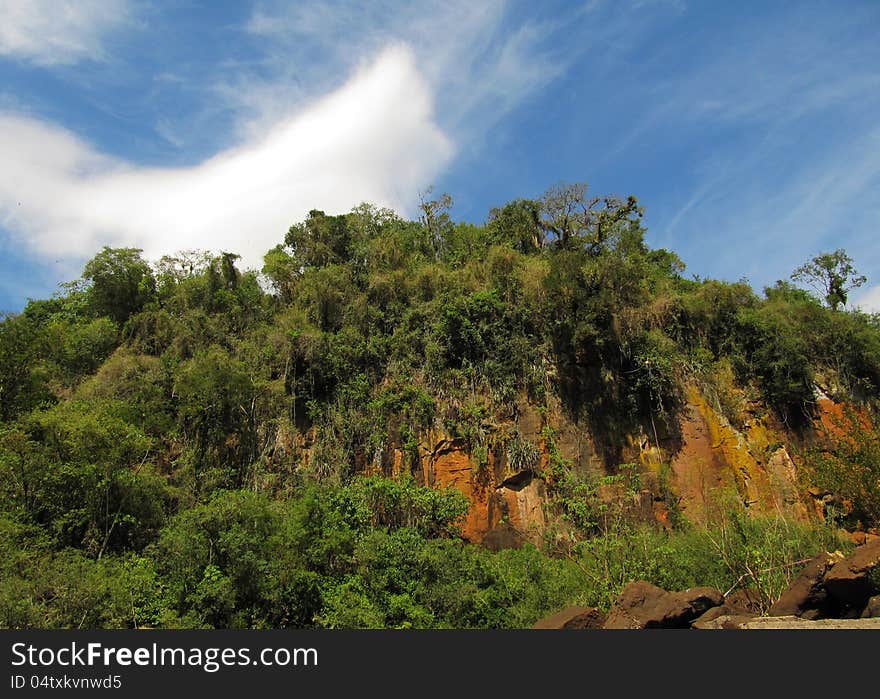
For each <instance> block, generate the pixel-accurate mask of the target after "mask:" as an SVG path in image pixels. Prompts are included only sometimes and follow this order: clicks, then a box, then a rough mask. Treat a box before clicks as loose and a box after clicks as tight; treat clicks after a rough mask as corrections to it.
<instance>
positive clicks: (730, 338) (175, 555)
mask: <svg viewBox="0 0 880 699" xmlns="http://www.w3.org/2000/svg"><path fill="white" fill-rule="evenodd" d="M450 205H451V200H449V198H448V197H441V198H440V199H439V200H436V201H424V202H422V216H421V217H420V219H419V220H417V221H407V220H403V219H401V218H399V217H398V216H396V215H395V214H394V213H393V212H390V211H387V210H381V209H376V208H375V207H372V206H368V205H361V206H359V207H357V208H355V209H354V210H353V211H352V212H351V213H348V214H344V215H339V216H331V215H327V214H325V213H323V212H321V211H312V212H310V214H309V216H308V218H307V219H306V220H305V221H303V222H301V223H298V224H296V225H294V226H292V227H291V228H290V230H289V231H288V233H287V235H286V236H285V238H284V242H283V243H282V244H279V245H278V246H277V247H275V248H274V249H272V250H270V251H269V252H268V253H267V254H266V256H265V266H264V268H263V270H262V272H261V274H257V273H255V272H252V271H247V272H241V271H240V270H239V269H238V268H237V266H236V259H237V256H236V255H234V254H232V253H228V252H224V253H221V254H220V255H217V256H213V255H209V254H206V253H199V252H192V251H190V252H185V253H180V254H178V255H176V256H173V257H165V258H163V259H162V260H160V261H158V262H157V263H156V264H149V263H147V262H146V261H144V260H143V259H142V258H141V256H140V251H139V250H136V249H110V248H105V249H104V250H102V251H101V252H100V253H98V254H97V255H96V256H95V257H94V258H93V259H92V260H91V261H89V263H88V264H87V265H86V267H85V269H84V271H83V276H82V278H81V279H80V280H77V281H75V282H72V283H70V284H67V285H64V287H63V290H62V292H61V293H59V294H58V295H56V296H55V297H54V298H51V299H48V300H33V301H30V302H29V303H28V304H27V306H26V307H25V309H24V310H23V312H21V313H20V314H14V315H9V316H7V317H6V318H5V319H4V320H3V321H2V323H0V528H2V532H0V580H2V583H0V625H2V626H48V627H55V626H62V627H68V626H85V627H90V626H142V625H149V626H219V627H225V626H257V627H273V626H287V625H294V626H313V625H319V626H330V627H351V626H395V627H408V626H413V627H422V626H478V627H480V626H517V625H527V624H529V623H531V622H532V621H533V620H534V619H535V618H537V616H539V615H540V614H542V613H545V612H547V611H549V610H552V609H553V608H555V607H557V606H559V605H560V604H564V603H566V602H571V601H583V602H590V603H595V604H600V605H606V606H607V604H608V602H609V600H610V599H611V597H612V596H613V594H614V593H615V591H616V590H617V589H619V587H620V586H621V585H622V584H623V583H625V582H626V581H627V580H631V579H634V578H637V577H641V578H645V579H649V580H653V581H655V582H657V583H658V584H662V585H667V586H668V587H683V586H687V585H693V584H716V585H718V586H720V587H729V586H730V585H732V584H733V583H734V582H735V581H736V580H737V579H738V578H739V577H740V576H741V574H742V572H743V571H744V570H747V569H751V570H758V569H762V570H763V569H772V570H773V571H775V572H773V573H770V574H768V576H767V577H764V578H762V579H761V581H759V584H760V585H763V586H764V588H765V592H766V596H767V599H768V600H769V599H771V598H772V595H773V594H774V592H778V590H779V589H780V585H781V584H782V582H781V580H780V579H779V575H780V573H779V571H780V570H782V571H791V567H786V566H787V564H789V563H793V562H795V561H797V560H800V558H802V557H803V556H804V555H808V554H809V553H811V552H813V551H815V550H817V549H818V548H819V547H821V546H824V545H828V544H829V540H828V537H829V536H831V534H829V533H828V532H827V531H825V530H823V529H816V528H810V527H806V526H804V525H797V524H793V523H787V522H782V521H778V520H775V519H761V518H755V517H751V518H747V517H745V516H743V515H742V513H740V512H738V511H737V510H736V508H735V507H731V508H729V510H728V511H727V512H726V513H725V514H724V516H723V517H722V518H721V519H720V520H718V521H715V522H713V523H712V525H711V526H709V527H708V528H704V529H694V528H690V527H688V525H687V523H685V522H682V523H680V529H679V530H678V531H676V532H673V533H671V534H670V533H664V532H659V531H653V530H645V529H639V528H637V527H634V526H631V525H630V524H629V523H627V522H626V521H624V520H623V519H620V520H619V521H618V520H617V519H614V518H611V519H614V523H613V526H609V525H608V524H607V522H608V521H609V518H608V517H607V516H606V517H604V518H603V519H602V521H603V522H604V523H605V524H604V525H603V526H597V522H599V519H598V518H597V517H596V516H595V510H596V508H597V507H598V505H597V504H596V503H595V502H593V501H592V500H591V495H590V493H591V492H593V491H592V489H591V488H592V485H594V484H591V483H584V482H581V481H578V480H577V479H576V478H575V477H574V475H573V474H571V473H569V472H568V471H567V470H566V464H565V463H564V462H560V461H559V460H556V461H554V463H552V464H551V466H552V472H551V473H548V474H544V475H545V476H546V477H547V479H548V483H549V484H550V486H551V493H552V494H553V495H554V497H555V498H556V500H555V502H556V505H555V507H556V508H557V514H559V515H560V516H562V517H564V518H567V521H568V522H569V524H570V526H571V527H572V528H573V529H572V531H573V532H574V533H575V537H574V540H573V541H572V542H571V543H570V545H568V546H567V547H566V548H565V550H564V551H563V550H560V549H559V547H558V546H557V545H555V544H553V543H552V542H550V543H548V546H547V548H546V550H540V549H538V548H535V547H533V546H527V547H525V548H523V549H520V550H507V551H501V552H497V553H492V552H489V551H487V550H484V549H482V548H479V547H477V546H474V545H471V544H467V543H464V542H462V541H461V540H460V538H459V537H458V535H457V532H458V528H457V527H458V524H459V523H460V520H461V516H462V514H463V513H464V512H465V510H466V508H467V502H466V501H465V500H464V499H463V497H462V496H460V495H459V494H458V493H457V492H455V491H443V490H434V489H431V488H426V487H422V486H420V485H418V484H417V483H416V482H414V481H413V480H411V479H408V478H403V479H398V480H387V479H384V478H380V477H375V476H374V477H364V476H361V475H358V474H360V473H362V472H363V471H364V470H365V468H366V467H368V466H370V465H381V464H382V463H383V459H384V458H385V454H386V450H387V449H388V446H389V444H391V443H392V442H393V443H394V444H397V445H400V446H401V448H402V449H403V451H404V454H405V459H406V461H405V463H404V466H405V467H409V468H410V469H413V470H415V469H414V467H415V466H416V462H417V458H418V444H419V439H420V435H421V434H422V433H423V432H424V431H425V430H426V429H428V428H431V427H440V428H442V429H443V430H445V431H446V432H448V433H451V434H453V435H457V436H459V437H461V438H462V439H464V440H466V442H467V443H468V445H469V447H470V448H471V450H472V451H473V453H474V454H475V455H476V456H478V455H479V454H480V452H481V450H485V446H486V445H485V443H486V439H487V435H488V434H489V433H491V431H492V426H493V424H494V423H495V422H497V421H500V420H504V419H505V418H507V417H509V416H511V415H513V414H515V413H516V411H517V410H518V405H519V401H520V399H521V397H522V396H527V399H528V401H530V402H531V403H532V404H534V405H537V406H539V408H540V407H541V406H545V405H546V404H547V402H548V401H549V400H550V399H551V397H552V398H553V399H555V400H558V401H559V402H560V403H561V405H562V406H563V408H564V410H565V412H566V414H567V415H568V416H569V417H570V418H571V420H572V421H575V422H578V423H580V424H584V425H586V426H588V428H589V429H590V432H591V434H593V435H594V436H595V438H596V440H597V442H598V443H599V446H600V448H601V450H602V453H603V456H604V457H605V460H606V462H607V463H608V464H611V465H612V466H614V465H616V464H619V463H620V461H621V453H622V448H623V443H622V439H623V435H625V434H627V433H631V432H632V431H633V430H634V429H635V427H637V426H638V425H642V424H648V423H650V424H652V426H653V433H654V434H655V435H656V430H657V427H658V425H659V426H660V427H661V429H662V430H663V432H664V433H667V434H673V435H674V434H675V432H676V429H677V425H678V411H679V410H680V408H681V406H682V403H683V390H684V386H685V384H686V382H687V381H700V382H702V384H704V385H705V386H706V387H707V389H708V390H709V392H710V393H711V392H712V389H713V386H714V388H715V390H714V395H716V396H717V402H718V406H719V409H720V410H722V411H723V412H724V413H725V414H726V415H727V417H728V419H730V420H731V422H734V423H735V422H736V421H737V420H738V419H739V415H738V413H737V407H736V405H735V404H734V402H733V401H730V400H726V399H725V398H726V393H725V387H724V386H722V385H720V384H718V385H716V383H717V377H719V376H732V377H733V381H734V382H735V384H736V386H737V387H738V390H741V391H744V392H745V394H747V395H754V396H755V397H756V398H761V402H762V403H763V404H765V405H767V406H769V407H770V409H771V410H773V411H774V413H775V416H776V417H777V418H778V420H779V421H780V422H781V423H782V424H784V425H786V426H787V427H788V429H790V430H792V431H797V430H800V429H806V427H807V426H808V425H809V424H810V417H811V413H812V411H813V409H814V403H815V386H816V385H817V384H818V385H820V386H822V388H823V390H825V391H826V392H827V393H830V394H832V395H839V396H846V397H850V398H852V397H854V398H855V399H857V400H858V401H862V402H863V404H864V405H865V406H866V410H871V405H872V404H873V401H875V400H876V399H877V398H878V397H880V323H878V319H877V318H876V317H872V316H869V315H865V314H863V313H860V312H854V311H845V310H841V309H840V308H839V306H841V305H844V304H845V303H846V296H845V294H846V290H847V289H848V288H851V287H852V286H853V284H854V283H856V282H859V278H858V277H856V276H855V273H854V270H852V267H851V265H850V266H849V267H847V266H846V265H847V264H849V262H850V261H849V260H848V258H846V257H845V255H843V253H842V251H838V252H839V253H841V255H842V257H841V256H838V257H837V258H834V259H831V258H832V257H833V256H829V260H831V262H829V264H828V265H826V266H825V267H822V266H821V265H819V266H815V267H814V268H811V269H807V268H803V269H802V270H799V271H798V272H799V273H800V275H801V276H800V277H799V278H804V275H809V274H813V275H814V277H813V279H814V280H815V279H819V280H821V279H822V275H823V274H824V275H826V276H827V280H830V282H831V286H829V285H827V284H826V285H825V288H826V289H830V290H829V291H827V299H824V300H826V301H827V305H826V304H823V303H822V301H820V300H817V299H816V298H814V297H813V296H812V295H811V294H809V293H808V292H806V291H804V290H802V289H800V288H797V287H795V286H794V285H792V284H791V283H789V282H779V283H777V284H776V286H774V287H772V288H768V289H766V290H765V291H764V293H763V295H762V296H759V295H757V294H756V293H755V292H754V291H753V290H752V288H751V287H750V286H749V285H748V283H746V282H739V283H733V284H731V283H725V282H720V281H714V280H699V279H689V278H686V277H685V276H684V275H683V272H684V265H683V264H682V262H681V261H680V260H679V258H678V257H677V256H676V255H675V254H674V253H671V252H669V251H666V250H653V249H650V248H649V247H648V246H647V245H646V243H645V240H644V229H643V228H642V226H641V224H640V219H641V210H640V208H639V206H638V203H637V201H636V200H635V199H634V198H633V197H630V198H628V199H617V198H613V197H589V196H588V195H587V191H586V188H585V187H584V186H582V185H567V186H559V187H555V188H553V189H552V190H550V191H549V192H548V193H547V194H546V195H545V196H544V197H543V198H542V199H540V200H524V199H523V200H516V201H514V202H511V203H509V204H507V205H505V206H503V207H500V208H498V209H493V210H492V211H491V213H490V215H489V217H488V221H487V222H486V223H485V224H484V225H473V224H469V223H456V222H454V221H453V220H452V219H451V217H450V215H449V207H450ZM817 259H819V258H817ZM835 274H838V275H839V276H840V275H842V277H841V278H834V277H833V275H835ZM827 280H826V281H827ZM649 434H650V433H649ZM863 437H864V439H862V441H861V442H859V444H853V445H851V447H848V448H847V449H848V451H846V453H844V452H843V451H842V452H840V453H837V452H835V453H828V452H817V454H815V459H814V461H815V462H816V465H815V468H816V473H817V474H819V475H823V474H824V476H823V477H824V478H825V479H826V480H827V481H828V482H829V483H831V486H830V487H836V486H834V483H837V484H838V485H840V484H842V486H841V487H849V488H850V490H852V493H844V495H845V496H846V497H848V498H852V497H853V493H855V497H856V498H857V499H858V503H857V511H856V513H855V516H858V517H859V518H860V521H862V522H863V523H865V524H867V525H870V524H876V523H877V521H878V518H880V511H878V509H877V498H876V489H874V490H872V480H871V479H872V478H875V477H876V475H877V472H876V468H877V467H876V464H877V460H876V455H877V452H878V448H877V435H876V434H873V433H871V432H870V431H868V432H866V433H865V435H863ZM307 441H308V442H309V448H308V450H306V449H304V448H303V445H304V444H305V443H306V442H307ZM508 451H509V454H510V458H512V459H514V458H515V459H520V460H522V463H531V462H532V461H533V460H534V445H530V444H526V443H524V442H523V441H522V440H517V439H516V438H515V436H514V438H512V439H511V441H510V443H509V444H508ZM854 465H855V466H854ZM872 469H873V470H872ZM404 470H406V468H405V469H404ZM850 471H852V472H853V473H857V474H861V475H856V476H853V477H852V478H849V477H847V478H843V477H842V476H840V474H843V473H845V474H849V473H850ZM872 474H873V475H872ZM834 478H837V481H834ZM832 481H834V483H832ZM860 493H861V494H860ZM872 498H873V499H872ZM606 514H607V513H606ZM720 554H721V555H720ZM768 562H769V563H770V565H767V563H768ZM780 566H782V567H780ZM774 576H775V577H774Z"/></svg>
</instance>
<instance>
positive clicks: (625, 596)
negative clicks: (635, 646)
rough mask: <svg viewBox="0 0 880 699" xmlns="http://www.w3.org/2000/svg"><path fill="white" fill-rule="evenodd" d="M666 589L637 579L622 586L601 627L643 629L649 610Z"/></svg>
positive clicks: (664, 593)
mask: <svg viewBox="0 0 880 699" xmlns="http://www.w3.org/2000/svg"><path fill="white" fill-rule="evenodd" d="M666 594H667V592H666V590H663V589H662V588H659V587H657V586H656V585H652V584H651V583H648V582H645V581H644V580H639V581H638V582H632V583H630V584H629V585H627V586H626V587H625V588H623V591H622V592H621V593H620V596H619V597H618V598H617V601H616V602H615V603H614V606H613V607H612V608H611V611H610V612H608V618H607V619H606V620H605V624H604V626H603V628H606V629H643V628H645V624H646V623H647V621H648V619H649V617H650V610H651V608H652V607H653V606H654V604H655V603H656V602H657V601H658V600H659V599H660V598H661V597H663V596H664V595H666Z"/></svg>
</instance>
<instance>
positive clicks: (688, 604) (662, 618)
mask: <svg viewBox="0 0 880 699" xmlns="http://www.w3.org/2000/svg"><path fill="white" fill-rule="evenodd" d="M723 602H724V596H723V595H722V594H721V593H720V592H718V590H716V589H714V588H712V587H694V588H691V589H690V590H685V591H684V592H668V593H666V594H665V595H664V596H663V597H661V598H660V599H659V600H657V602H656V603H655V604H654V608H653V609H652V610H651V613H650V617H651V618H649V619H648V621H647V623H646V624H645V628H646V629H651V628H660V629H685V628H687V627H688V626H690V623H691V622H692V621H693V620H694V619H696V618H698V617H699V616H700V615H702V614H704V613H705V612H706V611H707V610H709V609H711V608H712V607H717V606H719V605H720V604H722V603H723Z"/></svg>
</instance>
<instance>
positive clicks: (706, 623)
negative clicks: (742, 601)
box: [691, 607, 755, 631]
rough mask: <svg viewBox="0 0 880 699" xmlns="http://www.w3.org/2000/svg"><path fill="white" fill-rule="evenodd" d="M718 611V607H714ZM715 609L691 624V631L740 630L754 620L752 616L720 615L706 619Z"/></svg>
mask: <svg viewBox="0 0 880 699" xmlns="http://www.w3.org/2000/svg"><path fill="white" fill-rule="evenodd" d="M716 609H720V607H716ZM714 611H715V609H710V610H709V611H708V612H706V613H705V614H704V615H703V616H701V617H700V618H699V619H697V620H696V621H695V622H694V623H693V624H691V628H692V629H699V630H701V631H711V630H716V629H741V628H743V626H744V624H746V623H748V622H750V621H751V620H752V619H754V618H755V617H754V615H752V614H721V615H719V616H713V617H711V618H706V617H708V616H709V615H710V614H711V613H712V612H714Z"/></svg>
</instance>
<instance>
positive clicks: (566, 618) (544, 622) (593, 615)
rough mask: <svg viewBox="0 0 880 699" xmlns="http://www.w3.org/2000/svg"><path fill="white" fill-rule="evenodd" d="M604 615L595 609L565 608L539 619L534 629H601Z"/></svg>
mask: <svg viewBox="0 0 880 699" xmlns="http://www.w3.org/2000/svg"><path fill="white" fill-rule="evenodd" d="M604 622H605V614H604V613H603V612H601V611H600V610H598V609H596V608H595V607H576V606H573V607H566V608H565V609H563V610H561V611H559V612H556V614H551V615H550V616H547V617H544V618H543V619H539V620H538V621H536V622H535V625H534V626H533V627H532V628H534V629H601V628H602V624H603V623H604Z"/></svg>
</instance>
